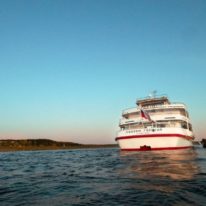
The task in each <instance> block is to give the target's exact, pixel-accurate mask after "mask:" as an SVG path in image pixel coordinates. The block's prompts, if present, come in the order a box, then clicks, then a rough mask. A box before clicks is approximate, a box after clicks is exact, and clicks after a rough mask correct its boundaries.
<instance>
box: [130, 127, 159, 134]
mask: <svg viewBox="0 0 206 206" xmlns="http://www.w3.org/2000/svg"><path fill="white" fill-rule="evenodd" d="M141 131H142V130H129V131H126V133H136V132H141ZM144 131H145V132H155V131H162V129H161V128H156V129H145V130H144Z"/></svg>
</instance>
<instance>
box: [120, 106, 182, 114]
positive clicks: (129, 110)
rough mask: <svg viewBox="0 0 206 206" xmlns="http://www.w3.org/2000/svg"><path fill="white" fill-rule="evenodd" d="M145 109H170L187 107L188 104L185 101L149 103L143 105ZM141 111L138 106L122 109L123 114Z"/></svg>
mask: <svg viewBox="0 0 206 206" xmlns="http://www.w3.org/2000/svg"><path fill="white" fill-rule="evenodd" d="M143 108H144V109H145V110H149V109H167V108H168V109H169V108H183V109H185V108H186V105H185V104H183V103H172V104H163V105H149V106H145V107H143ZM138 111H140V109H139V108H138V107H133V108H128V109H125V110H123V111H122V115H125V114H130V113H134V112H138Z"/></svg>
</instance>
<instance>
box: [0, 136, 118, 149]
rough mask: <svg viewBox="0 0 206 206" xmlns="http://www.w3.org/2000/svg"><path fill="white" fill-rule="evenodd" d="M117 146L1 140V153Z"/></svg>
mask: <svg viewBox="0 0 206 206" xmlns="http://www.w3.org/2000/svg"><path fill="white" fill-rule="evenodd" d="M116 146H117V145H115V144H108V145H92V144H78V143H74V142H58V141H54V140H50V139H21V140H12V139H7V140H0V152H7V151H24V150H25V151H26V150H57V149H81V148H101V147H116Z"/></svg>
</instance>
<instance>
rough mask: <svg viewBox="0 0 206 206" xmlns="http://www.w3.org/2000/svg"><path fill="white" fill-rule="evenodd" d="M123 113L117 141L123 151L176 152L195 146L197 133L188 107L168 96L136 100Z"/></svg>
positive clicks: (154, 96) (153, 96)
mask: <svg viewBox="0 0 206 206" xmlns="http://www.w3.org/2000/svg"><path fill="white" fill-rule="evenodd" d="M136 105H137V106H136V107H134V108H131V109H126V110H124V111H123V112H122V117H121V120H120V123H119V127H120V130H119V131H118V133H117V137H116V141H117V142H118V144H119V146H120V149H121V150H123V151H145V150H176V149H186V148H191V147H193V143H192V141H193V139H194V134H193V131H192V124H191V122H190V118H189V114H188V111H187V108H186V106H185V104H183V103H171V102H170V101H169V99H168V97H167V96H166V95H161V96H156V95H152V96H149V97H146V98H143V99H138V100H137V101H136Z"/></svg>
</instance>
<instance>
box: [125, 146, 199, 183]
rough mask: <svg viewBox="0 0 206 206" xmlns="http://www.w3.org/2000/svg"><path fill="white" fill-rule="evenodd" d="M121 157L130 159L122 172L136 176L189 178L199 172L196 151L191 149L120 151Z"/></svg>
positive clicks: (174, 178)
mask: <svg viewBox="0 0 206 206" xmlns="http://www.w3.org/2000/svg"><path fill="white" fill-rule="evenodd" d="M121 157H122V158H124V159H125V160H126V161H130V164H129V165H128V168H127V170H124V171H123V172H125V173H128V174H130V173H132V174H133V175H134V176H135V177H138V178H147V179H148V178H157V177H158V178H171V179H173V180H190V179H192V178H193V177H194V175H195V174H197V173H198V172H199V167H198V165H197V163H196V162H195V160H196V158H197V153H196V151H195V150H193V149H186V150H169V151H147V152H133V153H131V152H121ZM128 170H129V171H128Z"/></svg>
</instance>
